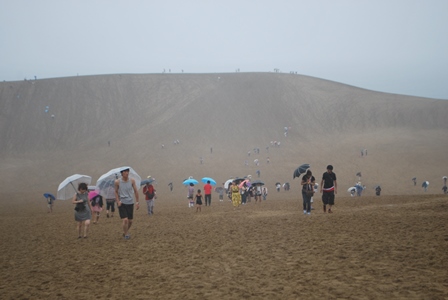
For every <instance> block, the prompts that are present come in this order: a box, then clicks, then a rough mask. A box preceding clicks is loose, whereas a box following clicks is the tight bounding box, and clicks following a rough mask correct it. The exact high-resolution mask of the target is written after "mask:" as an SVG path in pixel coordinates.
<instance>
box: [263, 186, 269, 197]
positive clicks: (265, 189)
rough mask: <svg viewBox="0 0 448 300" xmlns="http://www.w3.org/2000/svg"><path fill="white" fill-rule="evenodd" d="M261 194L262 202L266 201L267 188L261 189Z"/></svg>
mask: <svg viewBox="0 0 448 300" xmlns="http://www.w3.org/2000/svg"><path fill="white" fill-rule="evenodd" d="M262 193H263V200H266V197H267V196H268V188H266V187H263V190H262Z"/></svg>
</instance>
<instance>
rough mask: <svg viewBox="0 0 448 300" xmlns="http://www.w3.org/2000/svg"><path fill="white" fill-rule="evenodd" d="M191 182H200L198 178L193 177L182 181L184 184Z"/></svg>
mask: <svg viewBox="0 0 448 300" xmlns="http://www.w3.org/2000/svg"><path fill="white" fill-rule="evenodd" d="M190 183H192V184H198V183H199V182H198V181H197V180H196V179H193V178H189V179H187V180H185V181H184V182H182V184H185V185H189V184H190Z"/></svg>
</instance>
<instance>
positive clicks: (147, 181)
mask: <svg viewBox="0 0 448 300" xmlns="http://www.w3.org/2000/svg"><path fill="white" fill-rule="evenodd" d="M154 181H155V180H154V178H149V179H145V180H143V181H142V182H140V186H142V185H145V184H147V183H153V182H154Z"/></svg>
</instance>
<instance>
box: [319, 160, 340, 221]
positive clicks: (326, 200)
mask: <svg viewBox="0 0 448 300" xmlns="http://www.w3.org/2000/svg"><path fill="white" fill-rule="evenodd" d="M320 192H321V193H322V202H323V204H324V212H327V205H328V213H332V212H333V211H332V210H331V208H332V207H333V205H334V195H335V194H337V193H338V184H337V181H336V174H335V173H333V166H332V165H328V166H327V172H325V173H324V174H323V175H322V181H321V183H320Z"/></svg>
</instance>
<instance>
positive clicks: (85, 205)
mask: <svg viewBox="0 0 448 300" xmlns="http://www.w3.org/2000/svg"><path fill="white" fill-rule="evenodd" d="M87 190H88V188H87V184H86V183H84V182H81V183H80V184H79V185H78V193H76V194H75V195H74V196H73V199H72V203H73V204H76V206H75V221H76V222H77V226H76V227H77V229H78V239H80V238H81V237H82V235H81V234H82V225H84V238H87V233H88V232H89V225H90V219H92V206H91V204H90V201H89V197H88V192H87Z"/></svg>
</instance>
